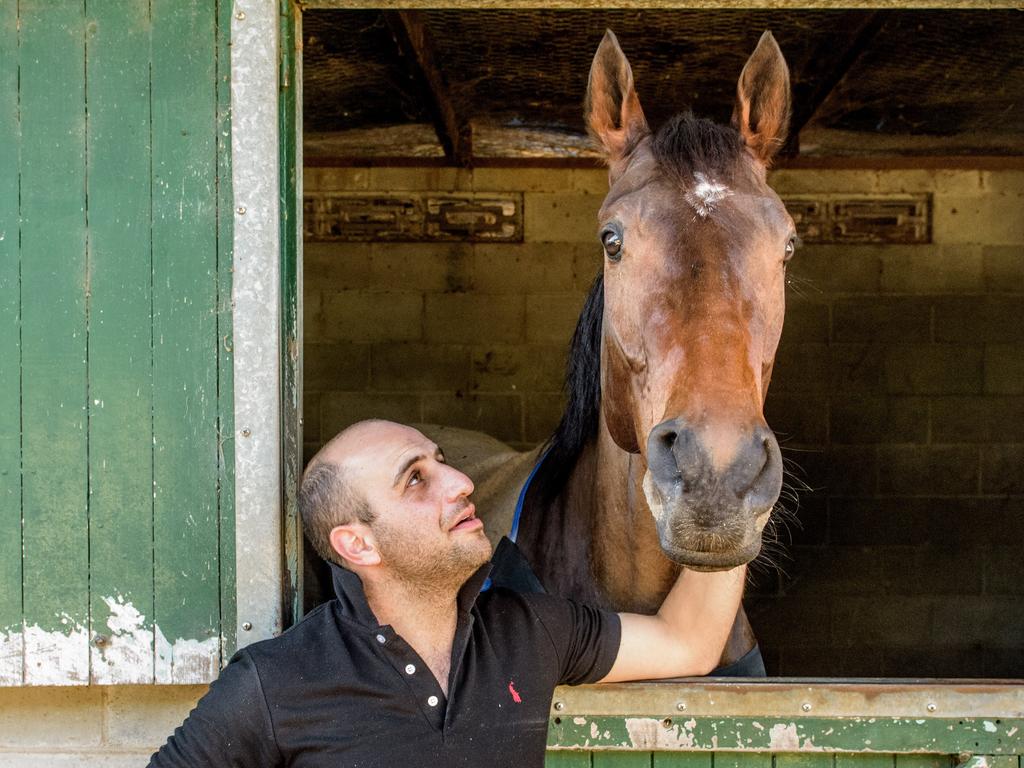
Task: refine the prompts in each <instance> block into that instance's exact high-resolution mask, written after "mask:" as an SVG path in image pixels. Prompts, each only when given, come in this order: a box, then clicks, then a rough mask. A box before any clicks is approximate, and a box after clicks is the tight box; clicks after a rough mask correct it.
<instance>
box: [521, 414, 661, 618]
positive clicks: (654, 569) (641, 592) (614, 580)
mask: <svg viewBox="0 0 1024 768" xmlns="http://www.w3.org/2000/svg"><path fill="white" fill-rule="evenodd" d="M645 471H646V465H645V464H644V462H643V459H642V458H641V457H640V456H638V455H634V454H629V453H627V452H625V451H623V450H622V449H620V448H619V447H618V446H617V445H615V442H614V441H613V440H612V438H611V435H610V434H609V432H608V430H607V428H606V427H605V424H604V419H603V418H602V419H601V423H600V426H599V428H598V434H597V436H596V438H594V439H593V440H591V441H590V442H589V443H588V444H587V445H586V446H585V447H584V449H583V451H582V452H581V453H580V456H579V458H578V459H577V461H576V464H575V467H574V469H573V471H572V473H571V475H570V477H569V479H568V481H567V482H566V485H565V487H564V489H563V490H562V491H561V493H559V495H558V496H557V497H555V499H553V500H552V501H551V502H549V503H548V504H546V505H542V506H543V507H544V508H542V509H536V510H534V511H533V512H532V513H531V514H530V515H528V518H527V519H528V520H529V523H530V524H529V525H528V527H527V528H526V530H524V531H523V536H522V538H521V539H520V546H521V547H522V548H523V551H524V552H525V554H526V555H527V557H528V558H529V559H530V561H531V563H532V564H533V567H534V569H535V570H536V571H537V575H538V576H539V577H540V579H541V581H542V582H543V583H544V584H545V585H546V586H547V588H548V589H549V590H550V591H551V592H554V593H556V594H560V595H563V596H566V597H572V598H574V599H577V600H581V601H585V602H589V603H592V604H596V605H600V606H602V607H606V608H613V609H615V610H618V611H630V612H635V613H653V612H655V611H657V609H658V607H659V606H660V605H661V602H662V600H663V599H664V597H665V595H666V594H667V593H668V590H669V589H670V588H671V586H672V583H673V582H674V581H675V577H676V575H677V574H678V573H679V567H678V566H677V565H675V564H673V563H672V562H671V561H670V560H669V559H668V558H666V557H665V556H664V554H662V551H661V547H660V545H659V543H658V535H657V530H656V529H655V526H654V518H653V517H652V516H651V513H650V510H649V509H648V507H647V502H646V499H645V497H644V492H643V489H642V486H641V483H642V481H643V476H644V472H645Z"/></svg>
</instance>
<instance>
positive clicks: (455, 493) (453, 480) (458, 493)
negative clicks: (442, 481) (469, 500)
mask: <svg viewBox="0 0 1024 768" xmlns="http://www.w3.org/2000/svg"><path fill="white" fill-rule="evenodd" d="M445 469H446V470H447V471H448V481H447V485H448V496H449V498H450V499H451V500H452V501H454V500H455V499H458V498H460V497H463V496H469V495H470V494H471V493H473V489H474V487H475V486H474V485H473V481H472V480H470V479H469V475H466V474H463V473H462V472H460V471H459V470H457V469H456V468H455V467H452V466H450V465H447V464H446V465H445Z"/></svg>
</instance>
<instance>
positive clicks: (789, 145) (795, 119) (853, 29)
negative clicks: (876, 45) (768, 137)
mask: <svg viewBox="0 0 1024 768" xmlns="http://www.w3.org/2000/svg"><path fill="white" fill-rule="evenodd" d="M883 22H884V16H883V15H882V14H880V13H879V12H878V11H870V12H868V13H865V14H864V17H863V18H862V19H861V20H860V22H859V23H857V24H853V25H851V26H850V27H849V28H848V29H846V30H836V32H835V33H834V34H832V35H830V36H828V37H827V38H826V39H825V40H824V43H823V45H822V46H821V47H819V48H818V50H817V51H815V53H814V55H813V56H812V57H811V58H810V59H809V61H808V67H811V66H813V65H814V64H815V63H816V62H820V63H821V64H823V65H825V66H829V65H830V66H829V68H828V70H827V71H826V73H825V75H824V76H823V77H821V78H819V79H818V80H817V81H815V82H814V83H813V85H812V84H807V85H804V86H803V87H801V84H798V85H797V86H796V87H795V88H794V93H793V114H792V116H791V117H790V121H789V138H788V139H787V141H786V145H785V147H784V148H783V151H782V154H783V155H784V156H788V157H794V156H795V155H797V154H799V152H800V131H802V130H803V129H804V127H806V126H807V124H808V123H809V122H811V120H812V118H814V116H815V114H816V113H817V111H818V109H819V108H820V107H821V105H822V104H824V103H825V101H826V100H827V99H828V97H829V95H830V94H831V93H832V91H834V90H835V88H836V86H837V85H839V83H840V82H841V81H842V79H843V78H844V77H846V74H847V72H849V71H850V69H851V68H852V67H853V65H854V64H856V63H857V60H858V59H859V58H860V57H861V55H862V54H863V53H864V51H866V50H867V48H868V45H869V44H870V43H871V40H872V39H873V38H874V37H875V35H877V34H878V32H879V30H880V29H881V28H882V24H883Z"/></svg>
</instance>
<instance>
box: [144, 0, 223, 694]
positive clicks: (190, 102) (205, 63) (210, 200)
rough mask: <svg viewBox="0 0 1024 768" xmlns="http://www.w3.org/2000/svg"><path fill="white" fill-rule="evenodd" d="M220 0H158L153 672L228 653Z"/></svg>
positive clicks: (161, 678)
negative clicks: (221, 372) (223, 569)
mask: <svg viewBox="0 0 1024 768" xmlns="http://www.w3.org/2000/svg"><path fill="white" fill-rule="evenodd" d="M215 14H216V7H215V6H214V4H213V3H210V2H205V0H153V3H152V30H153V31H152V35H153V63H152V77H151V82H152V103H153V117H152V119H153V341H154V347H153V439H154V459H153V460H154V466H153V470H154V481H155V489H154V490H155V498H154V512H153V526H154V530H153V538H154V547H155V552H154V586H155V594H154V617H155V623H156V625H157V629H156V663H155V666H156V668H155V679H156V681H157V682H160V683H201V682H207V681H210V680H212V679H213V678H214V677H215V676H216V674H217V671H218V664H219V661H220V640H219V635H220V600H219V596H220V584H219V564H218V540H217V538H218V510H217V480H218V472H219V470H218V451H217V448H218V445H217V404H218V397H217V357H218V351H217V350H218V346H217V344H218V339H217V190H216V182H217V149H216V134H215V130H216V127H217V116H216V108H217V103H216V93H217V88H216V81H215V79H214V78H215V76H216V69H215V42H216V15H215Z"/></svg>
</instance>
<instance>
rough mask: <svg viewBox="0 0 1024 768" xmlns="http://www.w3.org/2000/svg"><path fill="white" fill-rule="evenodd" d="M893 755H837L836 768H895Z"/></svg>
mask: <svg viewBox="0 0 1024 768" xmlns="http://www.w3.org/2000/svg"><path fill="white" fill-rule="evenodd" d="M895 765H896V756H895V755H871V754H857V753H839V754H837V755H836V768H895Z"/></svg>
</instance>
